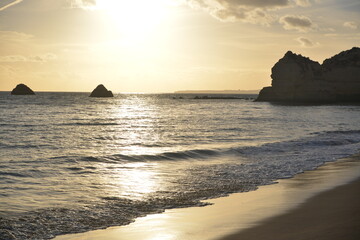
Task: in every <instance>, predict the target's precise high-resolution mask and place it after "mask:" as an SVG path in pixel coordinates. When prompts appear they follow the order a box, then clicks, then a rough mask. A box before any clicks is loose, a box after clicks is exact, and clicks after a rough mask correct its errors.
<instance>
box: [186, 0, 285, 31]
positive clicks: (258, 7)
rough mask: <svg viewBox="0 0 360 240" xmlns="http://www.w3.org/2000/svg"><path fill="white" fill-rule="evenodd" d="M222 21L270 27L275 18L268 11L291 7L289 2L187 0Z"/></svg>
mask: <svg viewBox="0 0 360 240" xmlns="http://www.w3.org/2000/svg"><path fill="white" fill-rule="evenodd" d="M185 2H186V3H187V4H188V5H189V6H191V7H193V8H197V9H203V10H205V11H207V12H208V13H210V14H211V15H212V16H213V17H215V18H217V19H219V20H221V21H244V22H250V23H260V24H263V25H268V24H269V23H271V22H273V21H274V20H275V18H274V17H273V16H271V15H270V14H269V13H268V10H274V9H277V8H282V7H288V6H290V4H291V3H290V1H289V0H185Z"/></svg>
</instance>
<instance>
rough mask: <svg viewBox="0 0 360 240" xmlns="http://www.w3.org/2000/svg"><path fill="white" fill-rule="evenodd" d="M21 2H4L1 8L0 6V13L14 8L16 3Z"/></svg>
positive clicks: (20, 0) (19, 1)
mask: <svg viewBox="0 0 360 240" xmlns="http://www.w3.org/2000/svg"><path fill="white" fill-rule="evenodd" d="M22 1H23V0H14V1H4V2H5V5H3V6H0V11H3V10H5V9H7V8H9V7H11V6H14V5H16V4H18V3H21V2H22Z"/></svg>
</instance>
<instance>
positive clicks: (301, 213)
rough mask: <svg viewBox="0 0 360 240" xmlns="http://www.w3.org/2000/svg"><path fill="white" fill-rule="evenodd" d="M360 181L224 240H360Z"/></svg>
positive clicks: (328, 192) (327, 192)
mask: <svg viewBox="0 0 360 240" xmlns="http://www.w3.org/2000/svg"><path fill="white" fill-rule="evenodd" d="M359 199H360V179H357V180H356V181H354V182H351V183H349V184H346V185H343V186H339V187H337V188H335V189H332V190H329V191H326V192H324V193H321V194H319V195H316V196H315V197H312V198H311V199H309V200H308V201H307V202H305V203H304V204H302V205H300V206H299V207H297V208H296V209H294V210H292V211H290V212H288V213H286V214H283V215H280V216H277V217H274V218H271V219H268V220H266V221H265V222H263V223H262V224H260V225H259V226H256V227H253V228H250V229H246V230H244V231H241V232H239V233H236V234H232V235H229V236H227V237H224V238H221V239H222V240H240V239H241V240H253V239H254V240H255V239H262V240H266V239H268V240H273V239H277V240H282V239H283V240H288V239H292V240H300V239H301V240H304V239H318V240H322V239H324V240H325V239H326V240H332V239H333V240H338V239H343V240H352V239H353V240H356V239H360V207H359Z"/></svg>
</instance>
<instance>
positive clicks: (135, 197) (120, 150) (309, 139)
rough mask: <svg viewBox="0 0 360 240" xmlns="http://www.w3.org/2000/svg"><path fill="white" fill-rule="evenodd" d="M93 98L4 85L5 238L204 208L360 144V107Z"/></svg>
mask: <svg viewBox="0 0 360 240" xmlns="http://www.w3.org/2000/svg"><path fill="white" fill-rule="evenodd" d="M88 95H89V93H45V92H39V93H37V95H35V96H11V95H10V94H9V92H0V111H1V114H0V239H51V238H53V237H55V236H57V235H61V234H67V233H76V232H84V231H89V230H94V229H100V228H106V227H109V226H119V225H126V224H129V223H131V222H132V221H134V219H136V218H137V217H141V216H145V215H147V214H151V213H161V212H163V211H164V210H165V209H170V208H183V207H190V206H204V205H206V204H207V203H206V199H211V198H216V197H220V196H226V195H228V194H230V193H235V192H246V191H253V190H256V189H257V188H258V187H259V186H261V185H267V184H273V183H276V181H277V180H278V179H283V178H291V177H293V176H294V175H296V174H298V173H301V172H304V171H306V170H313V169H315V168H317V167H318V166H320V165H322V164H324V163H326V162H331V161H336V160H337V159H340V158H343V157H346V156H350V155H353V154H356V153H358V152H359V149H360V121H359V119H360V105H283V104H271V103H265V102H254V99H255V97H256V95H221V97H214V96H215V95H214V96H213V97H214V98H212V97H211V96H210V95H207V96H210V97H209V98H202V97H197V98H196V96H197V95H196V94H116V95H115V97H114V98H89V97H88ZM216 96H218V95H216Z"/></svg>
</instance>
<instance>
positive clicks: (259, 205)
mask: <svg viewBox="0 0 360 240" xmlns="http://www.w3.org/2000/svg"><path fill="white" fill-rule="evenodd" d="M359 173H360V162H359V156H353V157H350V158H345V159H341V160H339V161H337V162H333V163H327V164H325V165H323V166H321V167H319V168H318V169H316V170H314V171H307V172H305V173H302V174H299V175H296V176H295V177H294V178H290V179H283V180H279V183H278V184H273V185H268V186H262V187H260V188H259V189H258V190H256V191H252V192H246V193H239V194H232V195H230V196H228V197H223V198H218V199H214V200H210V202H211V203H213V205H211V206H206V207H192V208H185V209H171V210H167V211H165V213H162V214H153V215H148V216H146V217H143V218H139V219H137V220H136V221H135V222H134V223H132V224H130V225H128V226H121V227H111V228H108V229H105V230H96V231H90V232H86V233H80V234H70V235H64V236H59V237H57V238H55V239H56V240H81V239H88V240H90V239H92V240H94V239H109V240H122V239H127V240H131V239H144V240H153V239H154V240H155V239H167V240H172V239H174V240H175V239H184V240H186V239H203V240H210V239H211V240H237V239H245V240H246V239H249V240H252V239H358V237H359V223H360V222H359V220H360V217H359V216H360V214H359V206H358V199H359V196H360V195H359V194H360V188H359V186H360V185H359V184H360V178H359Z"/></svg>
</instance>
